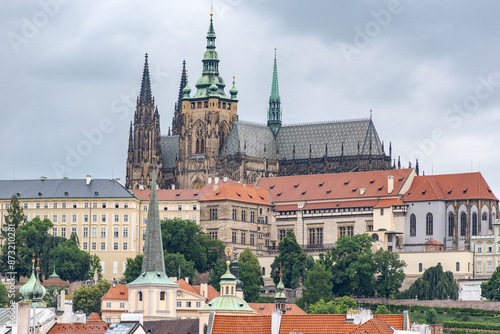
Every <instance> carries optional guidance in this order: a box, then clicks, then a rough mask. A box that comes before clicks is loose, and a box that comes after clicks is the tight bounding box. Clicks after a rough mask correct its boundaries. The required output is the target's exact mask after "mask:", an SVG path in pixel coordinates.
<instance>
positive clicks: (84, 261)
mask: <svg viewBox="0 0 500 334" xmlns="http://www.w3.org/2000/svg"><path fill="white" fill-rule="evenodd" d="M49 256H50V261H49V262H50V263H51V265H52V266H55V267H56V268H57V274H58V275H59V276H60V277H61V279H62V280H67V281H70V282H74V281H84V280H86V279H89V278H91V276H90V261H91V256H90V255H89V253H87V252H85V251H82V250H81V249H80V248H79V247H78V245H77V244H75V243H74V241H72V240H68V239H64V240H63V241H61V242H59V243H58V245H57V246H56V247H55V248H52V249H51V250H50V251H49ZM97 259H99V258H97Z"/></svg>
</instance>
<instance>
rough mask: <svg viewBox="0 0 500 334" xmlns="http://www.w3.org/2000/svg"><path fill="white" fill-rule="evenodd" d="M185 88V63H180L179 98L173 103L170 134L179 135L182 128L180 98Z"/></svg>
mask: <svg viewBox="0 0 500 334" xmlns="http://www.w3.org/2000/svg"><path fill="white" fill-rule="evenodd" d="M186 86H187V71H186V61H185V60H184V61H182V72H181V83H180V85H179V96H178V97H177V102H176V103H175V110H174V118H173V119H172V134H173V135H179V134H180V133H181V127H182V98H183V97H184V88H186Z"/></svg>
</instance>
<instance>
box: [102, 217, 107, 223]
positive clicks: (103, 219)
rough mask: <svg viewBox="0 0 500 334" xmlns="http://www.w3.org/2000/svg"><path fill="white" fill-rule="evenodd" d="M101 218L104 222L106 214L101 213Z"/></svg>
mask: <svg viewBox="0 0 500 334" xmlns="http://www.w3.org/2000/svg"><path fill="white" fill-rule="evenodd" d="M101 220H102V222H103V223H104V222H105V221H106V215H102V216H101Z"/></svg>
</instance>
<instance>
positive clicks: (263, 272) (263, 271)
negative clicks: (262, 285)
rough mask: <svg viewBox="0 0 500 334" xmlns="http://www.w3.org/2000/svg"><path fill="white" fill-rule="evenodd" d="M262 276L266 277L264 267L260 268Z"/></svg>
mask: <svg viewBox="0 0 500 334" xmlns="http://www.w3.org/2000/svg"><path fill="white" fill-rule="evenodd" d="M262 276H266V267H262Z"/></svg>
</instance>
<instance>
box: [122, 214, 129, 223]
mask: <svg viewBox="0 0 500 334" xmlns="http://www.w3.org/2000/svg"><path fill="white" fill-rule="evenodd" d="M123 221H124V222H125V223H127V222H128V215H123Z"/></svg>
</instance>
